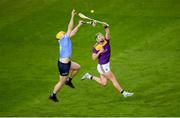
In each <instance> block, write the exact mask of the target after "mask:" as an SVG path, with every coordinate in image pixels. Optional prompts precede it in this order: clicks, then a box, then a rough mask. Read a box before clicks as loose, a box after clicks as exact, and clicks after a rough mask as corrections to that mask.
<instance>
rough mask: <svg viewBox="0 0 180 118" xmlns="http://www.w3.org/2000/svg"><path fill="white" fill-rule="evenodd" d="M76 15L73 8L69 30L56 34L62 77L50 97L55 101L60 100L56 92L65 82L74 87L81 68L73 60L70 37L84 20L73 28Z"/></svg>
mask: <svg viewBox="0 0 180 118" xmlns="http://www.w3.org/2000/svg"><path fill="white" fill-rule="evenodd" d="M75 15H76V11H75V10H72V13H71V19H70V22H69V25H68V29H67V32H63V31H60V32H59V33H58V34H57V35H56V39H57V40H58V43H59V60H58V68H59V74H60V77H59V81H58V83H57V84H56V85H55V87H54V90H53V91H52V93H51V95H50V96H49V99H50V100H52V101H54V102H58V99H57V97H56V94H57V93H58V92H59V91H60V90H61V88H62V87H63V85H64V84H66V85H68V86H70V87H71V88H74V85H73V84H72V82H71V81H72V78H73V77H74V76H75V75H76V74H77V72H78V71H79V69H80V65H79V64H78V63H76V62H73V61H71V55H72V43H71V39H70V38H71V37H72V36H74V35H75V34H76V33H77V31H78V29H79V27H80V26H81V25H82V24H83V21H79V23H78V25H77V26H76V27H75V28H74V29H73V26H74V17H75Z"/></svg>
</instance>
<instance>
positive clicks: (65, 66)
mask: <svg viewBox="0 0 180 118" xmlns="http://www.w3.org/2000/svg"><path fill="white" fill-rule="evenodd" d="M70 67H71V62H69V63H62V62H60V61H58V69H59V74H60V75H61V76H68V75H69V70H70Z"/></svg>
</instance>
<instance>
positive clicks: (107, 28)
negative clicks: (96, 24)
mask: <svg viewBox="0 0 180 118" xmlns="http://www.w3.org/2000/svg"><path fill="white" fill-rule="evenodd" d="M106 24H107V23H105V24H104V25H103V26H104V30H105V32H106V35H105V37H106V39H108V40H109V39H110V30H109V27H108V26H107V25H106Z"/></svg>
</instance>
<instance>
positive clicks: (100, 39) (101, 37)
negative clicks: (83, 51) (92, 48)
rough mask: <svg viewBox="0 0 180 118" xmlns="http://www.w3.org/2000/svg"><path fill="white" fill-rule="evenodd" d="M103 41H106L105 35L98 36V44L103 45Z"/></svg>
mask: <svg viewBox="0 0 180 118" xmlns="http://www.w3.org/2000/svg"><path fill="white" fill-rule="evenodd" d="M103 41H104V35H102V34H100V35H98V37H97V42H98V43H101V42H103Z"/></svg>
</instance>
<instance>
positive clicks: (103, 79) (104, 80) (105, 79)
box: [100, 74, 108, 85]
mask: <svg viewBox="0 0 180 118" xmlns="http://www.w3.org/2000/svg"><path fill="white" fill-rule="evenodd" d="M100 79H101V82H102V83H103V84H104V85H106V84H107V80H108V78H106V77H105V76H104V75H103V74H100Z"/></svg>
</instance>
